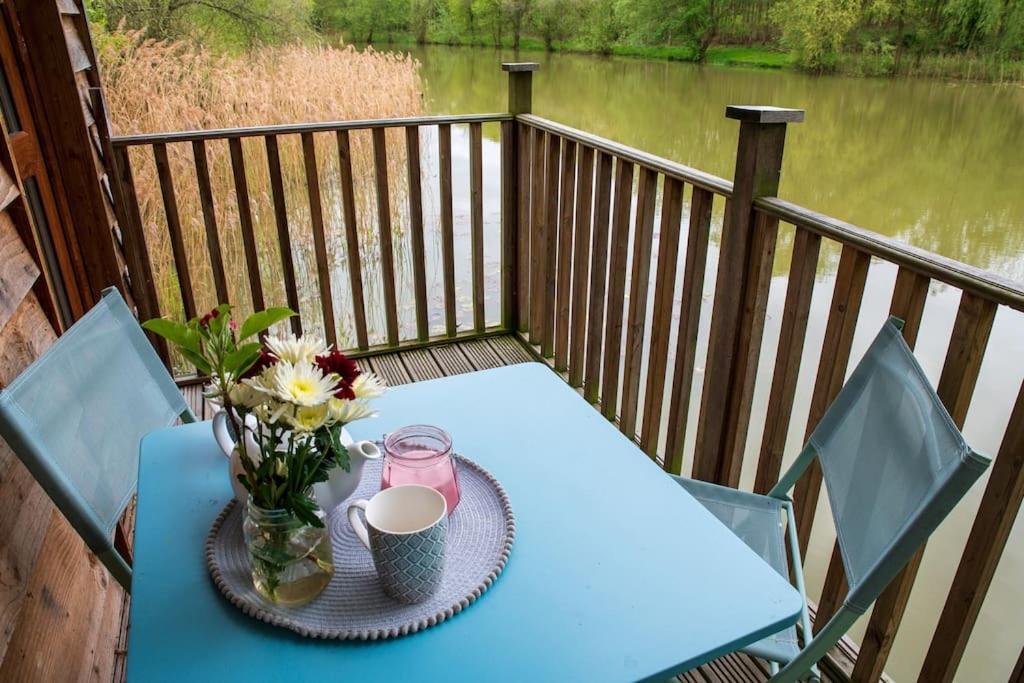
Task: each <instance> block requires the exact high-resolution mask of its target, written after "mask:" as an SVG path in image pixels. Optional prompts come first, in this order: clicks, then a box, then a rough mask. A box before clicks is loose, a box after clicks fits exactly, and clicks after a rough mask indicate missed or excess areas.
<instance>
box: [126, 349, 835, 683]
mask: <svg viewBox="0 0 1024 683" xmlns="http://www.w3.org/2000/svg"><path fill="white" fill-rule="evenodd" d="M535 357H536V356H535V355H534V354H533V353H531V351H530V350H529V349H528V348H527V347H526V346H524V345H523V344H522V343H521V342H520V341H519V340H518V338H517V337H515V336H513V335H507V336H497V337H490V338H487V339H475V340H472V341H461V342H453V343H451V344H445V345H439V346H432V347H430V348H424V349H415V350H408V351H400V352H397V353H385V354H379V355H373V356H368V357H365V358H361V359H359V361H358V362H359V364H360V366H361V367H363V368H364V369H366V370H372V371H373V372H375V373H377V374H378V375H380V376H382V377H383V378H385V379H386V380H387V382H388V384H389V385H390V386H398V385H402V384H409V383H411V382H420V381H424V380H430V379H437V378H439V377H447V376H450V375H460V374H463V373H467V372H475V371H477V370H486V369H488V368H496V367H501V366H503V365H514V364H516V363H527V362H530V361H533V360H534V359H535ZM182 391H183V393H184V394H185V397H186V399H187V400H188V402H189V404H190V405H191V406H192V410H193V411H194V412H195V414H196V416H197V417H198V418H200V419H202V420H208V419H210V418H212V417H213V412H212V410H211V407H210V406H209V404H207V403H206V402H205V401H204V400H203V395H202V387H201V386H200V385H198V384H192V385H187V386H183V387H182ZM128 603H129V598H128V597H127V596H126V597H125V600H124V608H123V609H124V611H123V614H122V616H121V619H120V620H119V623H120V634H119V636H118V639H117V642H118V649H117V650H116V652H115V655H114V656H115V665H114V669H113V670H114V677H113V680H114V682H115V683H121V682H122V681H124V677H125V668H124V655H125V651H126V644H127V626H128V618H127V614H128V612H127V607H128ZM677 678H678V680H679V681H683V682H684V683H749V682H753V681H766V680H768V667H767V664H766V663H765V662H763V661H760V660H756V659H754V658H751V657H748V656H746V655H742V654H735V655H729V656H727V657H723V658H721V659H719V660H716V661H714V662H711V663H709V664H706V665H704V666H702V667H700V668H698V669H694V670H692V671H689V672H687V673H685V674H681V675H680V676H678V677H677ZM825 680H826V681H840V680H846V679H845V678H840V677H834V678H833V677H828V676H826V678H825Z"/></svg>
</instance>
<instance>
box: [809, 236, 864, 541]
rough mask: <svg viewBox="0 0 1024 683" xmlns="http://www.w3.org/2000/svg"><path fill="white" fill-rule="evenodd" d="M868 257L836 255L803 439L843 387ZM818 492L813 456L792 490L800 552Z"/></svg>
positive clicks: (849, 251) (847, 252)
mask: <svg viewBox="0 0 1024 683" xmlns="http://www.w3.org/2000/svg"><path fill="white" fill-rule="evenodd" d="M870 265H871V257H870V256H868V255H867V254H865V253H864V252H862V251H858V250H857V249H854V248H853V247H848V246H844V247H843V251H842V254H841V255H840V257H839V269H838V271H837V272H836V281H835V286H834V288H833V290H832V305H831V309H830V310H829V315H828V322H827V323H826V326H825V339H824V342H823V343H822V347H821V359H820V360H819V362H818V374H817V377H816V378H815V381H814V391H813V393H812V394H811V408H810V413H809V414H808V417H807V428H806V430H805V431H804V440H805V441H806V440H807V438H808V437H810V435H811V432H813V431H814V428H815V427H816V426H817V425H818V421H819V420H821V418H822V416H823V415H824V414H825V411H826V410H827V409H828V407H829V405H830V404H831V403H832V401H833V400H834V399H835V397H836V394H838V393H839V390H840V389H842V388H843V382H844V381H845V379H846V366H847V364H848V363H849V362H850V349H851V348H852V346H853V334H854V332H855V330H856V328H857V316H858V314H859V313H860V305H861V301H862V300H863V298H864V284H865V283H866V282H867V277H868V266H870ZM820 492H821V466H820V465H819V464H818V461H817V460H814V461H813V462H812V463H811V466H810V467H808V468H807V471H806V472H805V473H804V475H803V477H802V478H801V479H800V481H799V482H797V485H796V491H795V492H794V493H795V495H794V502H795V513H796V525H797V537H798V538H799V541H800V554H801V556H804V557H806V556H807V544H808V542H809V541H810V538H811V528H812V527H813V526H814V513H815V511H816V510H817V507H818V494H819V493H820Z"/></svg>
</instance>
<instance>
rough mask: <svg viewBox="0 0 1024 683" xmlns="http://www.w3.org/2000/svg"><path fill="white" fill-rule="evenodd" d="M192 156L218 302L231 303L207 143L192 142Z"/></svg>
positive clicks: (200, 141) (201, 141)
mask: <svg viewBox="0 0 1024 683" xmlns="http://www.w3.org/2000/svg"><path fill="white" fill-rule="evenodd" d="M192 156H193V158H194V159H195V165H196V182H197V183H198V185H199V203H200V205H201V206H202V208H203V225H204V226H205V227H206V248H207V251H208V252H209V254H210V267H211V268H212V269H213V286H214V288H215V289H216V291H217V302H218V303H222V304H227V303H231V299H230V298H229V296H228V280H227V276H226V275H225V273H224V257H223V256H222V255H221V251H220V237H219V236H218V234H217V212H216V210H215V209H214V204H213V191H212V190H211V189H210V167H209V163H208V161H207V158H206V142H204V141H203V140H195V141H193V142H192Z"/></svg>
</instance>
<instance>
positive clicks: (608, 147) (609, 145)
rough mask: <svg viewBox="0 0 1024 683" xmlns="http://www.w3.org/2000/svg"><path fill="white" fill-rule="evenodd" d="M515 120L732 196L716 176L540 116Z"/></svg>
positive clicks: (525, 115) (525, 116)
mask: <svg viewBox="0 0 1024 683" xmlns="http://www.w3.org/2000/svg"><path fill="white" fill-rule="evenodd" d="M516 120H517V121H522V122H523V123H525V124H527V125H530V126H533V127H534V128H539V129H541V130H545V131H547V132H549V133H554V134H555V135H559V136H561V137H563V138H567V139H569V140H574V141H576V142H578V143H580V144H583V145H587V146H588V147H593V148H594V149H598V150H601V151H603V152H608V153H609V154H611V155H613V156H616V157H619V158H621V159H626V160H628V161H632V162H633V163H636V164H640V165H641V166H646V167H647V168H649V169H651V170H652V171H657V172H659V173H664V174H665V175H667V176H671V177H673V178H678V179H680V180H682V181H684V182H687V183H690V184H692V185H695V186H697V187H700V188H703V189H705V190H708V191H710V192H714V193H716V194H720V195H722V196H725V197H731V196H732V182H730V181H728V180H726V179H725V178H719V177H718V176H716V175H712V174H710V173H705V172H704V171H699V170H697V169H695V168H691V167H690V166H685V165H683V164H680V163H677V162H675V161H670V160H669V159H665V158H663V157H659V156H655V155H654V154H649V153H647V152H644V151H641V150H639V149H636V148H635V147H630V146H628V145H623V144H621V143H618V142H614V141H612V140H608V139H607V138H602V137H600V136H598V135H592V134H591V133H587V132H585V131H582V130H579V129H577V128H571V127H569V126H565V125H562V124H561V123H556V122H554V121H550V120H548V119H545V118H541V117H540V116H534V115H533V114H520V115H518V116H516Z"/></svg>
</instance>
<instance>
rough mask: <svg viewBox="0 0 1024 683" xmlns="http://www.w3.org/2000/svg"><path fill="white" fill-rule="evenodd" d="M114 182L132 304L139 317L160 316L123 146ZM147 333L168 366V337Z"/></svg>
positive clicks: (118, 153) (126, 154)
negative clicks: (121, 208) (120, 207)
mask: <svg viewBox="0 0 1024 683" xmlns="http://www.w3.org/2000/svg"><path fill="white" fill-rule="evenodd" d="M114 149H115V157H116V160H117V161H116V172H117V176H118V177H117V182H119V183H120V184H121V196H122V197H124V203H125V213H126V215H127V220H126V221H125V225H122V226H121V228H122V232H123V234H124V239H125V243H124V250H125V259H126V260H127V261H128V267H129V272H130V273H131V277H132V290H133V292H134V294H135V304H136V305H137V306H138V308H139V317H140V318H145V319H149V318H158V317H160V300H159V298H158V297H157V293H156V283H155V281H154V280H153V265H152V263H151V262H150V260H149V249H148V248H147V246H146V234H145V231H144V230H143V228H142V215H141V213H140V211H139V197H138V195H137V194H136V192H135V178H134V176H133V175H132V163H131V158H130V155H129V153H128V148H126V147H115V148H114ZM146 336H147V337H148V338H149V340H150V342H151V343H152V344H153V346H154V347H155V348H156V352H157V355H158V356H160V360H162V361H163V363H164V365H165V366H166V367H167V368H168V369H170V367H171V356H170V351H169V350H168V348H167V340H165V339H164V338H163V337H160V336H158V335H155V334H153V333H152V332H147V333H146Z"/></svg>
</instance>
